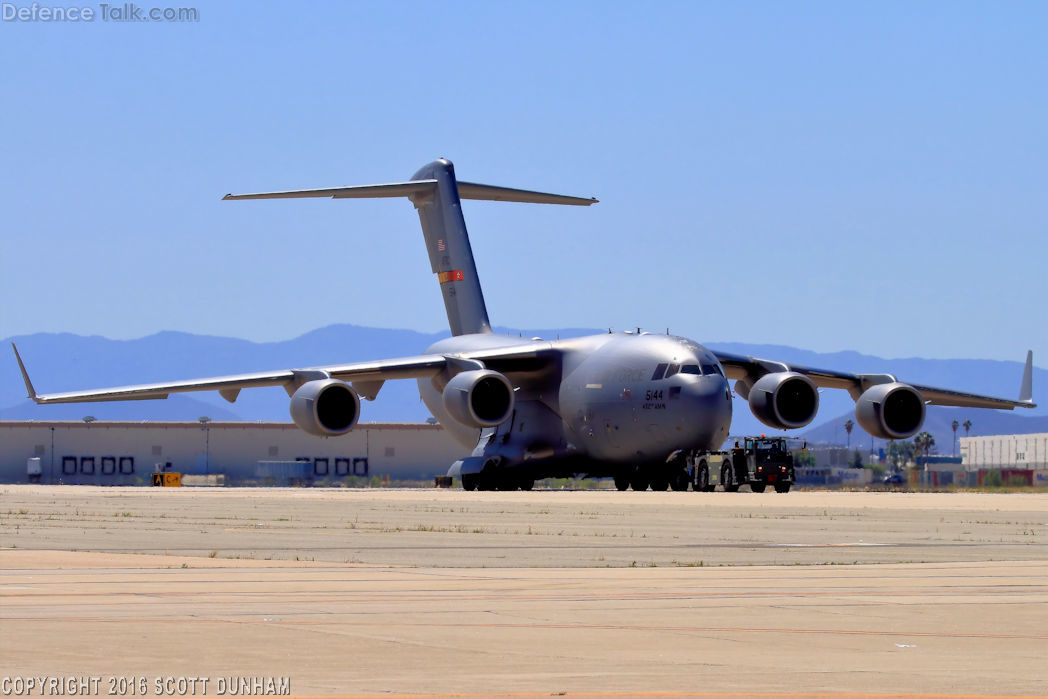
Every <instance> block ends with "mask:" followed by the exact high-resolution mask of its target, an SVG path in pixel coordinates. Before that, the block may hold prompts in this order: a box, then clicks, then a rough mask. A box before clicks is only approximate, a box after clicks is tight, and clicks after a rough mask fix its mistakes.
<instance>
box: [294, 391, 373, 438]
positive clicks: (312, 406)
mask: <svg viewBox="0 0 1048 699" xmlns="http://www.w3.org/2000/svg"><path fill="white" fill-rule="evenodd" d="M359 417H360V398H358V397H357V394H356V392H355V391H354V390H353V389H352V387H350V385H349V384H348V383H346V382H345V381H339V380H338V379H318V380H316V381H307V382H306V383H304V384H302V385H301V386H300V387H299V388H298V390H297V391H295V393H294V395H292V396H291V419H292V420H294V421H295V424H296V425H298V426H299V428H300V429H302V430H303V431H304V432H308V433H309V434H312V435H316V436H317V437H337V436H339V435H342V434H345V433H346V432H349V431H350V430H351V429H353V426H354V425H356V424H357V418H359Z"/></svg>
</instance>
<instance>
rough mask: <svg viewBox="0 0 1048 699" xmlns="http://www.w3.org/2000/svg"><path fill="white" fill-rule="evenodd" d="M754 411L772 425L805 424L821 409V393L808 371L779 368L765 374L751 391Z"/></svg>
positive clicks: (759, 417) (789, 427) (762, 420)
mask: <svg viewBox="0 0 1048 699" xmlns="http://www.w3.org/2000/svg"><path fill="white" fill-rule="evenodd" d="M749 403H750V410H751V411H752V412H753V415H754V416H755V417H756V418H757V419H758V420H760V421H761V422H763V423H764V424H765V425H767V426H768V427H773V428H775V429H778V430H790V429H794V428H797V427H804V426H805V425H807V424H808V423H809V422H811V421H812V420H814V419H815V414H816V413H817V412H819V392H818V391H817V390H816V389H815V384H814V383H812V380H811V379H809V378H808V377H807V376H805V375H804V374H798V373H797V372H794V371H779V372H775V373H773V374H765V375H764V376H762V377H761V378H760V379H759V380H758V381H757V382H756V383H754V384H753V387H752V388H750V394H749Z"/></svg>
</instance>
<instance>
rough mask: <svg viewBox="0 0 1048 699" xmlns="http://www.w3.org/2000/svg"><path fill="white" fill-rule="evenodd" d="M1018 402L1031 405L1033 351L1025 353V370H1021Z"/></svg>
mask: <svg viewBox="0 0 1048 699" xmlns="http://www.w3.org/2000/svg"><path fill="white" fill-rule="evenodd" d="M1019 402H1020V403H1033V350H1027V351H1026V368H1025V369H1023V382H1022V386H1021V387H1020V388H1019Z"/></svg>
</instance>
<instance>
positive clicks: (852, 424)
mask: <svg viewBox="0 0 1048 699" xmlns="http://www.w3.org/2000/svg"><path fill="white" fill-rule="evenodd" d="M853 427H855V422H853V421H852V419H851V418H848V421H847V422H846V423H844V431H845V432H847V433H848V448H849V449H851V431H852V428H853Z"/></svg>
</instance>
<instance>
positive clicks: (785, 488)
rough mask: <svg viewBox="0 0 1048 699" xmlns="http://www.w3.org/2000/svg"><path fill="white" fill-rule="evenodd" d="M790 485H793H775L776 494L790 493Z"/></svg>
mask: <svg viewBox="0 0 1048 699" xmlns="http://www.w3.org/2000/svg"><path fill="white" fill-rule="evenodd" d="M790 485H792V484H791V483H776V484H775V492H776V493H788V492H790Z"/></svg>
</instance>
